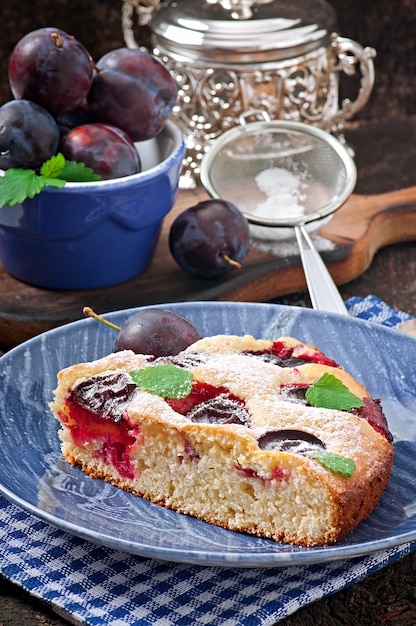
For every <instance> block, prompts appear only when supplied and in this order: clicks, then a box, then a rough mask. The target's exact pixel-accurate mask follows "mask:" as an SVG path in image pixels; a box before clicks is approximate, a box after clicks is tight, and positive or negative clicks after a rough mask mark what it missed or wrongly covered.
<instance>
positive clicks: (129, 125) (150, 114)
mask: <svg viewBox="0 0 416 626" xmlns="http://www.w3.org/2000/svg"><path fill="white" fill-rule="evenodd" d="M96 67H97V72H96V74H95V76H94V80H93V83H92V87H91V91H90V93H89V96H88V100H89V106H90V110H91V112H92V114H93V116H94V119H95V120H96V121H98V122H104V123H108V124H113V125H114V126H118V127H119V128H122V129H123V130H124V131H125V132H126V133H128V134H129V135H130V137H131V138H132V139H133V141H143V140H146V139H150V138H152V137H154V136H156V135H157V134H158V133H159V132H160V130H161V129H162V128H163V126H164V124H165V121H166V119H167V117H168V115H169V113H170V112H171V110H172V108H173V105H174V104H175V102H176V98H177V87H176V83H175V81H174V79H173V77H172V76H171V74H170V72H169V70H168V69H167V68H166V67H165V66H164V65H163V64H162V63H161V62H160V61H158V60H157V59H156V58H155V57H154V56H153V55H152V54H150V53H149V52H146V51H145V50H136V49H129V48H117V49H116V50H112V51H111V52H108V53H107V54H105V55H104V56H103V57H102V58H101V59H100V60H99V61H98V62H97V64H96Z"/></svg>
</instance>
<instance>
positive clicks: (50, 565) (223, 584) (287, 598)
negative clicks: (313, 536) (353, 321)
mask: <svg viewBox="0 0 416 626" xmlns="http://www.w3.org/2000/svg"><path fill="white" fill-rule="evenodd" d="M346 304H347V308H348V309H349V312H350V314H352V315H354V316H356V317H360V318H364V319H367V320H371V321H375V322H379V323H380V322H381V323H382V324H385V325H387V326H391V327H394V326H397V325H398V324H400V323H401V322H403V321H405V320H407V319H410V318H411V316H410V315H408V314H407V313H403V312H400V311H396V310H393V309H391V308H390V307H389V306H388V305H386V304H385V303H384V302H381V301H380V300H378V299H377V298H375V297H374V296H369V297H367V298H365V299H361V298H351V299H350V300H348V301H347V303H346ZM415 549H416V542H414V543H406V544H404V545H401V546H397V547H395V548H391V549H389V550H384V551H380V552H376V553H374V554H371V555H368V556H364V557H360V558H356V559H351V560H342V561H333V562H328V563H325V564H316V565H306V566H292V567H287V568H284V567H281V568H254V569H244V568H243V569H237V568H221V567H203V566H190V565H184V564H176V563H169V562H164V561H157V560H153V559H147V558H142V557H138V556H132V555H128V554H126V553H124V552H119V551H117V550H112V549H109V548H105V547H100V546H97V545H95V544H93V543H90V542H88V541H85V540H83V539H79V538H77V537H74V536H72V535H70V534H67V533H65V532H63V531H61V530H59V529H57V528H54V527H53V526H50V525H48V524H47V523H45V522H43V521H40V520H38V519H36V518H35V517H32V516H31V515H29V514H28V513H26V512H24V511H22V510H20V509H19V508H17V507H16V506H14V505H13V504H10V503H9V502H8V501H7V500H5V499H3V498H0V572H1V573H2V574H3V575H4V576H5V577H6V578H8V579H10V580H11V581H13V582H15V583H17V584H19V585H21V586H22V587H23V588H24V589H26V590H27V591H29V592H30V593H31V594H33V595H34V596H36V597H38V598H40V599H42V600H44V601H46V602H47V603H48V604H49V605H50V606H51V608H52V609H53V610H55V611H56V612H57V613H59V614H61V615H63V616H64V617H65V618H66V619H67V620H69V621H70V622H72V623H74V624H83V625H84V624H85V625H91V626H103V624H105V625H106V626H179V625H181V626H190V624H199V625H201V626H202V625H203V624H209V625H210V626H216V625H221V626H268V625H272V624H274V623H275V622H277V621H279V620H280V619H283V618H284V617H286V616H288V615H290V614H291V613H294V612H295V611H297V610H298V609H299V608H301V607H303V606H305V605H307V604H309V603H311V602H314V601H315V600H319V599H321V598H324V597H325V596H328V595H330V594H332V593H334V592H336V591H338V590H340V589H343V588H344V587H347V586H349V585H352V584H354V583H356V582H358V581H359V580H361V579H363V578H365V577H366V576H368V575H369V574H372V573H373V572H375V571H377V570H378V569H380V568H381V567H384V566H386V565H388V564H391V563H393V562H394V561H396V560H398V559H399V558H401V557H403V556H405V555H406V554H408V553H410V552H411V551H412V550H415Z"/></svg>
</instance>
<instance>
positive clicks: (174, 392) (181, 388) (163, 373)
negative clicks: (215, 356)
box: [130, 363, 193, 400]
mask: <svg viewBox="0 0 416 626" xmlns="http://www.w3.org/2000/svg"><path fill="white" fill-rule="evenodd" d="M130 376H131V377H132V379H133V381H134V382H135V383H136V385H137V386H138V387H141V388H142V389H145V390H146V391H150V393H153V394H155V395H157V396H161V397H162V398H170V399H175V400H178V399H179V398H186V396H188V395H189V394H190V393H191V391H192V378H193V375H192V372H189V371H188V370H184V369H183V368H181V367H176V365H172V364H171V363H167V364H166V365H152V366H150V367H147V368H145V369H142V370H137V371H134V372H130Z"/></svg>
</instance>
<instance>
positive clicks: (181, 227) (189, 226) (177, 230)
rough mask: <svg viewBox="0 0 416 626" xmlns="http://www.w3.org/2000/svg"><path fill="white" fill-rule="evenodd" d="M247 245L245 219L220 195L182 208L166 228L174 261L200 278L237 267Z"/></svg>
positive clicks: (213, 276)
mask: <svg viewBox="0 0 416 626" xmlns="http://www.w3.org/2000/svg"><path fill="white" fill-rule="evenodd" d="M249 245H250V233H249V225H248V222H247V219H246V218H245V217H244V215H243V214H242V213H241V211H240V210H239V209H238V208H237V207H236V206H235V205H234V204H232V203H231V202H228V201H226V200H221V199H212V200H204V201H202V202H198V204H195V205H194V206H191V207H189V208H188V209H186V210H185V211H182V213H180V214H179V215H178V216H177V217H176V219H175V220H174V222H173V223H172V225H171V227H170V231H169V248H170V252H171V254H172V256H173V258H174V259H175V261H176V262H177V263H178V265H179V266H180V267H181V268H182V269H183V270H185V271H186V272H188V273H189V274H193V275H195V276H198V277H201V278H217V277H219V276H222V275H223V274H227V273H228V272H230V271H231V270H232V269H234V268H238V267H240V266H241V262H242V261H243V259H244V258H245V256H246V254H247V252H248V249H249Z"/></svg>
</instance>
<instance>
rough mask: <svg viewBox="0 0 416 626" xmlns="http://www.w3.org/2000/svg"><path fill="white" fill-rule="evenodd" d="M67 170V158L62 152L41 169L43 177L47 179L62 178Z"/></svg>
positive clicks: (46, 162)
mask: <svg viewBox="0 0 416 626" xmlns="http://www.w3.org/2000/svg"><path fill="white" fill-rule="evenodd" d="M64 168H65V157H64V155H63V154H61V153H60V152H59V153H58V154H56V155H55V156H53V157H51V158H50V159H48V161H45V163H44V164H43V165H42V166H41V168H40V174H41V176H45V177H46V178H60V176H61V174H62V172H63V171H64Z"/></svg>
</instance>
